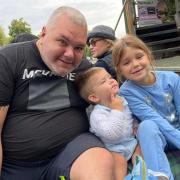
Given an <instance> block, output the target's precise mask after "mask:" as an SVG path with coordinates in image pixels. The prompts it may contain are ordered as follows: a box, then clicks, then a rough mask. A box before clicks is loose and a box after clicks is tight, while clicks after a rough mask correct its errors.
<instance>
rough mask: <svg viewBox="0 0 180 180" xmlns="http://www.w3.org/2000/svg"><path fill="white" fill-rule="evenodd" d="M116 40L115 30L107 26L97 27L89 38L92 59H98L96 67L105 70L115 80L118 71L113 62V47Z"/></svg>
mask: <svg viewBox="0 0 180 180" xmlns="http://www.w3.org/2000/svg"><path fill="white" fill-rule="evenodd" d="M115 40H116V37H115V32H114V30H113V29H112V28H111V27H109V26H105V25H98V26H95V27H94V28H93V29H92V31H91V32H90V33H89V34H88V38H87V42H88V44H89V45H90V51H91V54H92V57H93V58H97V62H96V63H95V66H97V67H103V68H105V69H106V70H107V71H108V73H110V74H111V75H112V77H113V78H116V71H115V68H114V64H113V62H112V47H113V44H114V41H115Z"/></svg>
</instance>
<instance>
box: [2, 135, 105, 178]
mask: <svg viewBox="0 0 180 180" xmlns="http://www.w3.org/2000/svg"><path fill="white" fill-rule="evenodd" d="M93 147H104V145H103V143H102V142H101V141H100V140H99V139H98V138H97V137H96V136H94V135H93V134H91V133H84V134H81V135H80V136H78V137H76V138H75V139H74V140H73V141H71V142H70V143H69V144H68V145H67V146H66V147H65V149H64V150H63V151H62V152H61V153H60V154H58V155H57V156H56V157H54V158H53V159H51V160H48V161H47V160H46V161H38V162H17V161H15V162H14V161H13V162H12V161H7V160H5V161H4V162H3V169H2V177H1V180H61V179H62V180H64V179H63V177H64V178H65V180H69V179H70V169H71V165H72V163H73V161H74V160H75V159H76V158H77V157H78V156H79V155H80V154H81V153H83V152H84V151H86V150H87V149H90V148H93ZM60 176H61V177H60Z"/></svg>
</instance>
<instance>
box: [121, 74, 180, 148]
mask: <svg viewBox="0 0 180 180" xmlns="http://www.w3.org/2000/svg"><path fill="white" fill-rule="evenodd" d="M155 77H156V82H155V83H154V84H153V85H149V86H142V85H139V84H136V83H135V82H133V81H130V80H127V81H125V82H124V83H123V85H122V86H121V88H120V94H121V95H123V96H124V97H125V98H126V100H127V101H128V104H129V108H130V110H131V111H132V113H133V114H134V115H135V116H137V117H138V118H139V120H141V121H145V120H152V121H154V122H155V123H156V124H157V125H158V127H159V129H160V130H161V132H162V133H163V135H164V136H165V137H166V139H167V140H168V141H169V142H171V143H172V144H174V145H175V146H176V147H178V148H180V131H179V130H180V77H179V76H178V75H177V74H176V73H174V72H170V71H156V72H155Z"/></svg>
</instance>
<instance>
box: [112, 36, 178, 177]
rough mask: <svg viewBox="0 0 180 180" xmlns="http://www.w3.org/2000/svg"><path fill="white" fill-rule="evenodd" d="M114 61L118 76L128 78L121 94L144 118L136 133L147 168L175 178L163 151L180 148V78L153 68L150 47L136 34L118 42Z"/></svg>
mask: <svg viewBox="0 0 180 180" xmlns="http://www.w3.org/2000/svg"><path fill="white" fill-rule="evenodd" d="M113 60H114V64H115V66H116V70H117V74H118V76H119V77H120V76H121V77H122V76H123V77H124V78H126V79H127V80H126V81H125V82H124V83H123V85H122V86H121V88H120V94H121V95H123V96H124V97H125V98H126V100H127V101H128V104H129V107H130V109H131V111H132V112H133V114H134V115H135V116H137V117H138V118H139V120H140V121H141V123H140V125H139V128H138V134H137V136H138V139H139V142H140V146H141V150H142V154H143V156H144V159H145V162H146V163H147V167H148V168H149V169H151V170H153V171H158V172H162V173H164V174H165V177H167V178H165V179H170V180H173V179H174V178H173V175H172V172H171V169H170V165H169V162H168V159H167V157H166V154H165V153H164V150H165V149H166V150H170V149H175V148H176V149H180V77H179V76H178V75H177V74H175V73H173V72H167V71H154V68H153V57H152V55H151V52H150V50H149V49H148V48H147V46H146V45H145V44H144V43H143V42H142V41H141V40H140V39H138V38H137V37H135V36H131V35H126V36H125V37H124V38H122V39H120V40H118V41H117V42H116V44H115V46H114V49H113Z"/></svg>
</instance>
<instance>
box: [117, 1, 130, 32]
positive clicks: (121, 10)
mask: <svg viewBox="0 0 180 180" xmlns="http://www.w3.org/2000/svg"><path fill="white" fill-rule="evenodd" d="M127 1H128V0H125V2H124V4H123V8H122V10H121V13H120V15H119V18H118V21H117V23H116V26H115V28H114V31H116V29H117V26H118V24H119V21H120V19H121V16H122V14H123V12H124V8H125V6H126V3H127Z"/></svg>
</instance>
